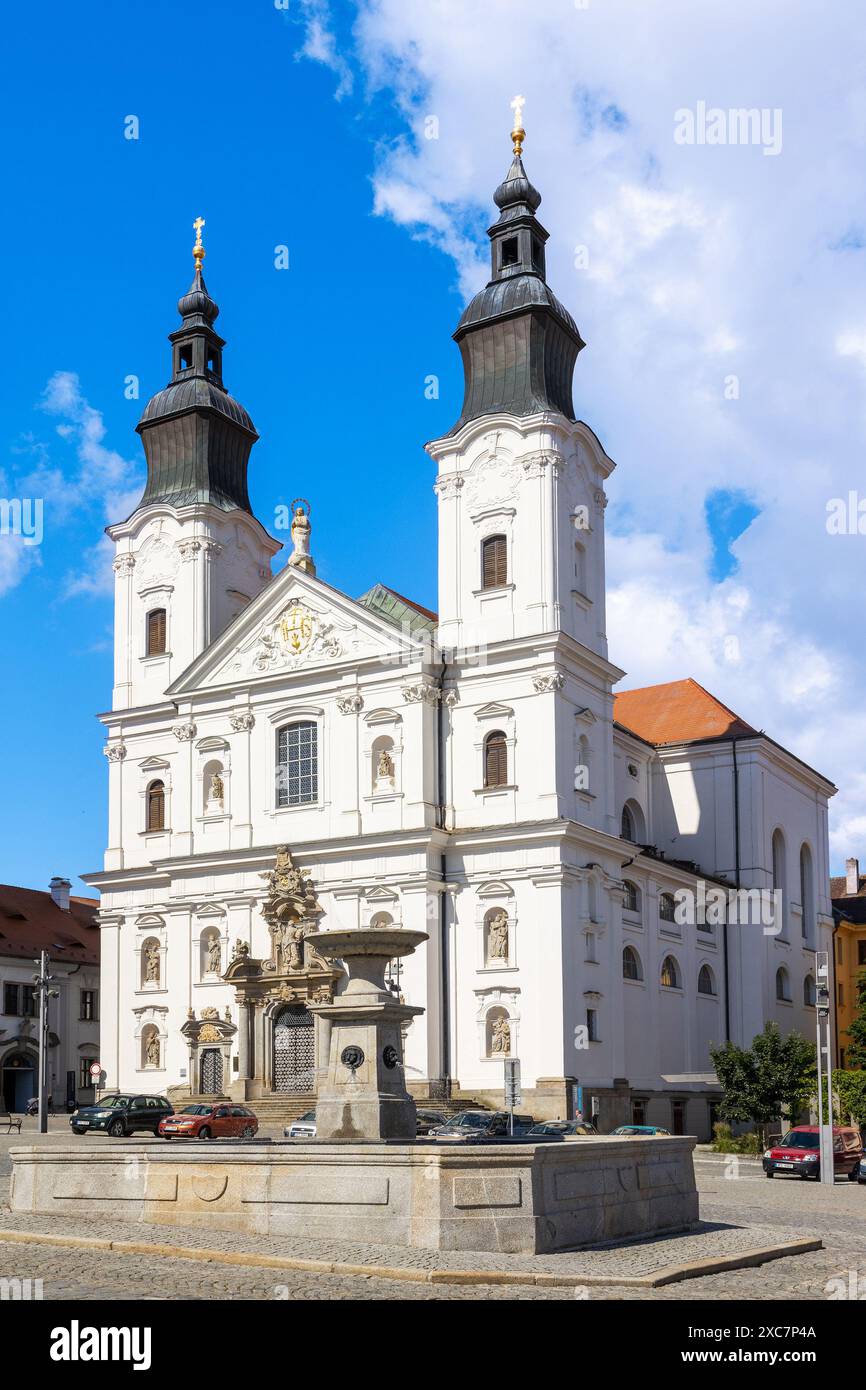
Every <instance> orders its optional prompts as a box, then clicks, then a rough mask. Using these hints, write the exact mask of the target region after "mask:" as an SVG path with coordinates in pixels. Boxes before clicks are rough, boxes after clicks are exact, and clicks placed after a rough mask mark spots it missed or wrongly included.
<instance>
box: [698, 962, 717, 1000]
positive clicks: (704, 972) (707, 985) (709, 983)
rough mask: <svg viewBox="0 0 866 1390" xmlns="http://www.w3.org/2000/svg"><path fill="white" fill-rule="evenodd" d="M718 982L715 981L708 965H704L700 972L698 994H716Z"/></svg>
mask: <svg viewBox="0 0 866 1390" xmlns="http://www.w3.org/2000/svg"><path fill="white" fill-rule="evenodd" d="M715 992H716V982H715V980H714V979H713V972H712V970H711V969H710V967H709V966H708V965H702V966H701V968H700V970H699V971H698V994H715Z"/></svg>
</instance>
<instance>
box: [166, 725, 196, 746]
mask: <svg viewBox="0 0 866 1390" xmlns="http://www.w3.org/2000/svg"><path fill="white" fill-rule="evenodd" d="M171 732H172V733H173V734H174V736H175V738H176V739H177V741H178V743H189V742H190V741H191V740H192V739H194V738H195V736H196V727H195V724H175V725H174V726H173V727H172V731H171Z"/></svg>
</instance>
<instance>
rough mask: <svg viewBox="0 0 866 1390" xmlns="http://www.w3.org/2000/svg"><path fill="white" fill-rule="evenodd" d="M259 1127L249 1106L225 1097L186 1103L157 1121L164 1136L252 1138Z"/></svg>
mask: <svg viewBox="0 0 866 1390" xmlns="http://www.w3.org/2000/svg"><path fill="white" fill-rule="evenodd" d="M258 1128H259V1121H258V1117H257V1116H256V1115H255V1113H254V1112H253V1111H252V1110H250V1109H249V1107H248V1106H246V1105H235V1104H233V1103H229V1102H228V1101H218V1102H217V1103H216V1104H214V1105H208V1104H207V1103H206V1102H204V1103H202V1104H199V1105H185V1106H184V1107H183V1109H182V1110H179V1111H178V1112H177V1113H176V1114H174V1115H167V1116H166V1117H165V1119H163V1120H160V1123H159V1133H160V1134H161V1135H162V1137H163V1138H164V1139H252V1138H253V1136H254V1135H255V1134H256V1133H257V1131H258Z"/></svg>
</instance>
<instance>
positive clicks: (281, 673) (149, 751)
mask: <svg viewBox="0 0 866 1390" xmlns="http://www.w3.org/2000/svg"><path fill="white" fill-rule="evenodd" d="M521 140H522V132H521V131H517V132H516V133H515V154H514V160H513V163H512V165H511V168H510V170H509V172H508V174H507V176H506V179H505V180H504V181H503V183H502V184H501V185H500V186H499V188H497V190H496V193H495V195H494V197H495V202H496V204H497V207H498V210H499V216H498V220H497V221H496V222H495V224H494V225H493V227H492V228H491V230H490V239H491V261H492V269H491V278H490V281H489V283H488V285H487V286H486V287H485V288H484V289H483V290H482V291H481V292H480V293H479V294H478V295H476V297H475V298H474V299H473V300H472V302H471V303H470V305H469V306H468V307H467V309H466V311H465V312H464V314H463V316H462V318H461V320H460V324H459V326H458V328H457V331H456V333H455V339H456V341H457V344H458V346H459V349H460V352H461V355H462V358H463V365H464V373H465V397H464V403H463V408H462V410H461V413H460V416H459V418H458V420H457V422H456V423H455V425H454V427H453V429H452V430H451V431H450V432H449V433H448V434H447V435H446V436H444V437H443V438H441V439H438V440H435V441H433V442H432V443H430V444H428V446H427V449H428V452H429V454H430V455H431V457H432V459H433V460H434V461H435V463H436V465H437V469H438V476H437V480H436V483H435V492H436V496H437V505H438V512H439V611H438V614H434V613H432V612H430V611H428V610H426V609H424V608H422V607H421V606H419V605H418V604H416V603H414V602H412V601H411V600H409V599H406V598H404V597H403V596H401V595H399V594H397V593H395V592H394V591H393V590H391V589H389V588H388V587H387V586H386V584H385V583H384V582H383V583H379V584H377V585H375V586H374V587H373V588H372V589H371V590H369V591H368V593H366V594H364V595H362V596H361V597H360V598H357V599H356V598H351V597H349V596H348V595H346V594H344V593H342V592H340V591H339V590H337V589H336V588H334V587H333V586H331V585H330V584H329V583H328V582H327V578H326V577H325V576H322V575H320V574H318V573H317V572H316V567H315V562H314V551H315V545H314V538H313V537H312V536H311V529H310V518H309V508H308V507H307V506H306V504H304V503H302V502H300V501H299V503H298V504H297V506H296V509H295V512H294V517H293V522H292V553H291V555H290V557H289V559H288V562H287V563H286V564H285V565H284V566H283V567H282V568H281V569H279V570H278V571H277V572H276V573H275V574H272V572H271V561H272V559H273V557H274V556H275V554H276V552H277V551H278V549H279V548H280V546H279V544H278V542H277V541H275V540H274V539H273V538H272V537H271V536H270V535H269V534H268V533H267V532H266V530H265V529H264V527H263V526H262V525H261V524H260V522H259V521H258V520H257V519H256V518H255V517H254V516H253V515H252V512H251V508H250V502H249V496H248V492H247V465H248V460H249V456H250V452H251V449H252V446H253V444H254V443H255V440H256V438H257V435H256V431H255V428H254V426H253V424H252V421H251V419H250V417H249V415H248V414H247V412H246V411H245V410H244V409H243V407H242V406H241V405H239V403H238V402H237V401H235V400H234V399H233V398H232V397H231V396H230V395H229V394H228V393H227V391H226V390H225V387H224V385H223V378H222V354H223V349H224V346H225V344H224V342H223V340H222V338H220V337H219V335H218V334H217V332H216V329H215V327H214V323H215V320H216V317H217V314H218V309H217V305H216V303H215V302H214V300H213V299H212V298H211V297H210V295H209V293H208V291H207V288H206V286H205V282H204V278H203V275H202V268H201V262H202V258H203V255H204V251H203V248H202V247H201V244H200V229H199V237H198V240H197V245H196V249H195V251H194V255H195V258H196V270H195V278H194V280H193V284H192V286H191V288H190V290H189V292H188V293H187V294H186V295H184V296H183V297H182V299H181V300H180V302H179V306H178V307H179V312H180V315H181V324H180V327H179V328H178V329H177V330H176V331H175V332H174V333H172V334H171V338H170V341H171V344H172V377H171V381H170V383H169V385H168V386H167V387H166V389H165V390H163V391H161V392H159V393H158V394H157V395H156V396H155V397H153V399H152V400H151V401H150V402H149V403H148V405H147V406H146V408H145V410H144V413H143V415H142V418H141V421H140V423H139V426H138V431H139V433H140V435H141V439H142V443H143V447H144V451H145V455H146V458H147V466H148V476H147V485H146V488H145V492H144V495H143V497H142V499H141V502H140V504H139V505H138V507H137V508H136V509H135V511H134V512H133V514H132V515H131V516H130V517H129V518H128V519H127V520H126V521H124V522H122V523H120V524H118V525H115V526H112V527H110V528H109V535H110V536H111V538H112V540H113V541H114V543H115V546H116V559H115V564H114V568H115V575H116V606H115V613H116V620H115V677H114V692H113V700H112V707H111V710H110V712H108V713H107V714H105V715H103V716H102V719H103V722H104V724H105V726H106V732H107V742H106V745H105V754H106V757H107V764H108V783H109V787H108V805H109V814H108V825H109V830H108V841H109V842H108V846H107V849H106V855H105V864H104V869H103V871H102V872H100V873H95V874H91V875H89V876H88V878H87V881H88V882H89V883H90V884H92V885H93V886H96V887H98V888H99V890H100V893H101V911H100V922H101V933H102V951H101V961H102V964H101V971H102V987H101V998H102V1056H101V1060H102V1065H103V1068H104V1071H105V1073H106V1084H107V1085H108V1086H109V1087H119V1086H121V1087H124V1088H134V1089H136V1090H143V1091H154V1090H156V1091H168V1093H169V1094H170V1095H171V1096H173V1097H175V1098H179V1097H182V1096H184V1095H198V1094H214V1093H220V1094H227V1095H231V1096H232V1097H234V1098H236V1099H242V1098H243V1099H248V1100H250V1101H251V1102H252V1103H253V1104H255V1102H256V1101H260V1102H267V1101H268V1100H269V1099H272V1098H285V1099H286V1100H287V1101H289V1100H291V1101H309V1103H311V1104H312V1103H313V1102H314V1097H315V1091H316V1084H317V1076H318V1072H319V1068H320V1066H321V1065H323V1064H324V1061H325V1058H326V1055H327V1054H326V1050H325V1040H324V1037H323V1029H324V1027H325V1025H324V1024H323V1023H322V1022H321V1020H319V1021H318V1022H316V1021H314V1016H313V1015H312V1014H311V1013H310V1011H309V1005H310V1004H314V1003H317V1002H326V1001H327V1000H329V999H330V998H332V997H333V994H334V992H335V991H339V990H340V988H341V987H342V986H341V982H342V979H343V977H342V976H341V974H340V972H339V971H337V970H334V969H331V968H330V967H328V966H327V964H326V963H325V962H324V961H322V960H321V958H319V957H318V956H317V953H316V951H315V943H314V942H310V941H309V940H308V937H309V936H310V935H311V934H312V932H314V930H315V927H316V925H317V924H318V925H320V926H321V927H322V928H323V929H324V928H327V929H336V928H346V927H356V926H367V925H371V924H372V925H391V924H395V925H399V926H402V927H406V928H417V929H420V930H422V931H424V932H426V933H427V936H428V940H427V943H426V945H425V946H424V947H423V948H422V949H420V950H418V951H417V952H416V954H415V955H414V956H412V957H411V958H410V959H408V960H407V961H405V962H402V963H401V962H395V963H394V967H393V970H392V977H391V987H392V988H393V990H394V992H395V994H399V995H400V996H401V997H402V998H403V999H405V1001H406V1002H407V1003H410V1004H414V1005H421V1006H423V1008H424V1010H425V1012H424V1013H423V1015H419V1016H418V1017H417V1018H416V1019H415V1020H414V1021H413V1022H412V1023H411V1024H410V1025H409V1027H408V1028H407V1030H406V1035H405V1038H404V1048H405V1056H404V1059H403V1063H404V1066H405V1070H406V1079H407V1083H408V1085H409V1088H410V1090H412V1091H413V1092H414V1093H415V1094H416V1095H417V1096H418V1097H419V1098H420V1097H424V1098H426V1097H431V1098H433V1099H434V1100H435V1099H436V1098H437V1097H443V1096H447V1095H450V1096H451V1097H452V1098H454V1097H457V1098H459V1097H460V1096H465V1097H467V1098H472V1099H477V1100H480V1101H483V1102H485V1103H488V1104H493V1105H501V1104H502V1086H503V1061H504V1059H505V1058H506V1057H516V1058H519V1060H520V1064H521V1075H522V1088H523V1109H525V1110H527V1111H530V1112H532V1113H533V1114H535V1115H536V1116H537V1117H548V1116H550V1117H554V1116H566V1115H570V1114H572V1113H574V1111H575V1109H576V1108H577V1106H578V1105H582V1106H583V1110H584V1111H585V1112H586V1113H589V1111H590V1109H593V1110H597V1111H598V1113H599V1116H600V1121H601V1124H602V1127H608V1126H609V1125H612V1124H614V1123H623V1122H629V1121H632V1120H635V1121H638V1122H642V1121H646V1122H649V1123H657V1124H661V1125H664V1126H665V1127H667V1128H670V1129H673V1130H679V1131H680V1132H688V1133H698V1134H699V1135H700V1136H701V1137H706V1136H707V1135H708V1133H709V1128H710V1125H711V1122H712V1119H713V1113H714V1112H713V1106H714V1105H715V1104H716V1103H717V1100H718V1096H719V1091H718V1087H717V1085H716V1084H715V1080H714V1077H713V1075H712V1070H711V1063H710V1059H709V1051H708V1049H709V1047H710V1045H711V1044H712V1043H714V1042H722V1041H724V1039H725V1038H726V1037H731V1038H733V1039H734V1040H735V1041H738V1042H748V1041H750V1040H751V1038H752V1036H753V1034H754V1033H756V1032H758V1031H759V1030H760V1028H761V1027H762V1026H763V1023H764V1021H765V1019H767V1018H777V1019H778V1020H779V1022H780V1024H781V1025H782V1027H783V1028H784V1029H785V1030H788V1029H790V1028H798V1029H799V1030H800V1031H802V1032H805V1033H806V1034H807V1035H808V1036H811V1035H812V1032H813V1031H814V1007H813V992H814V950H815V949H816V948H817V947H819V946H821V945H823V944H825V943H826V939H827V937H828V935H829V932H830V928H831V917H830V904H829V900H828V897H827V887H826V885H827V882H828V851H827V801H828V798H829V796H830V795H832V792H833V788H832V786H831V784H830V783H829V782H827V780H826V779H825V778H823V777H821V776H820V774H818V773H816V772H814V771H813V770H812V769H811V768H808V767H806V766H805V765H804V764H803V763H801V762H799V761H798V760H797V759H796V758H794V757H793V756H792V755H791V754H790V753H788V752H786V750H784V749H781V748H780V747H779V746H778V745H776V744H774V743H773V742H772V740H770V739H768V738H767V737H766V736H765V735H764V734H763V733H761V732H760V731H757V730H755V729H754V728H752V727H751V726H749V725H747V724H745V723H744V722H743V721H742V720H739V719H738V718H737V716H735V715H733V714H732V713H731V712H730V711H729V710H726V709H725V707H724V706H723V705H721V704H720V703H719V702H718V701H716V700H714V699H713V697H712V696H711V695H709V694H708V693H707V692H705V691H702V690H701V688H700V687H699V686H695V684H694V682H687V681H686V682H674V683H672V685H671V686H660V687H652V688H651V689H650V690H649V691H637V692H628V693H627V694H626V695H622V696H619V697H617V700H616V707H615V697H614V686H615V685H616V684H617V683H618V682H619V681H620V680H621V679H622V677H623V675H624V672H623V670H621V669H620V668H619V667H618V666H616V665H614V664H613V663H612V661H611V660H610V658H609V656H608V651H607V641H606V636H605V557H604V519H605V505H606V495H605V482H606V479H607V478H608V477H609V475H610V473H611V471H612V469H613V467H614V464H613V462H612V460H611V459H610V458H608V456H607V455H606V453H605V450H604V448H603V446H602V444H601V443H600V442H599V440H598V438H597V437H596V435H595V434H594V433H593V431H592V430H591V429H590V428H589V426H587V425H586V424H584V423H583V422H581V421H579V420H577V419H576V418H575V412H574V409H573V404H572V374H573V371H574V367H575V363H576V360H577V356H578V353H579V352H580V350H581V349H582V347H583V346H584V344H583V342H582V340H581V337H580V334H579V332H578V329H577V326H576V324H575V322H574V319H573V318H572V317H571V315H570V314H569V313H568V311H567V310H566V309H565V308H564V307H563V306H562V305H561V304H560V302H559V301H558V299H557V298H556V297H555V295H554V294H553V292H552V290H551V289H550V287H549V285H548V284H547V280H546V273H545V242H546V240H547V235H548V234H547V232H546V231H545V229H544V227H543V226H542V224H541V223H540V221H539V220H538V217H537V212H538V207H539V203H540V195H539V193H538V192H537V190H536V189H535V188H534V187H533V186H532V184H531V183H530V181H529V179H528V177H527V175H526V173H525V170H524V167H523V162H522V157H521ZM384 578H386V577H384V576H383V579H384ZM708 885H709V886H710V887H715V889H716V890H718V892H721V893H724V895H725V896H726V897H730V898H731V901H732V902H733V901H734V896H732V895H734V894H735V893H736V892H741V890H744V889H752V890H762V891H763V892H764V894H765V895H766V896H768V897H769V895H770V894H771V893H772V892H773V890H775V892H776V895H777V897H776V899H775V900H774V901H775V903H776V916H775V918H774V919H773V921H772V922H771V923H770V924H768V922H767V921H764V920H762V919H761V917H760V915H758V916H757V917H755V914H754V912H753V913H752V914H751V915H752V916H753V917H755V920H748V921H744V920H742V918H743V913H742V912H740V914H739V917H738V915H737V911H736V908H735V910H733V911H732V910H731V909H730V906H729V908H728V910H727V912H726V914H725V916H724V920H721V921H720V920H717V914H716V919H714V918H713V914H712V913H705V912H704V911H703V909H702V908H701V907H700V903H702V902H703V901H704V900H705V898H706V894H707V886H708ZM702 895H703V896H702ZM286 901H291V902H293V903H300V904H302V905H303V904H306V905H307V906H306V908H305V909H303V910H301V909H299V910H298V911H295V912H293V913H292V914H291V915H290V916H288V917H284V916H281V908H280V904H281V903H284V902H286ZM689 904H692V905H693V906H694V905H695V904H698V907H697V910H696V911H690V910H689ZM810 982H811V983H810Z"/></svg>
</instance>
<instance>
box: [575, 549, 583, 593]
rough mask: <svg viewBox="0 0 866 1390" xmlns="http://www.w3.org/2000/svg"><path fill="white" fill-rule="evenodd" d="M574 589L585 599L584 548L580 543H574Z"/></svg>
mask: <svg viewBox="0 0 866 1390" xmlns="http://www.w3.org/2000/svg"><path fill="white" fill-rule="evenodd" d="M574 587H575V589H576V590H577V592H578V593H579V594H583V596H584V598H585V597H586V548H585V547H584V546H583V545H582V544H581V542H580V541H575V543H574Z"/></svg>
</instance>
